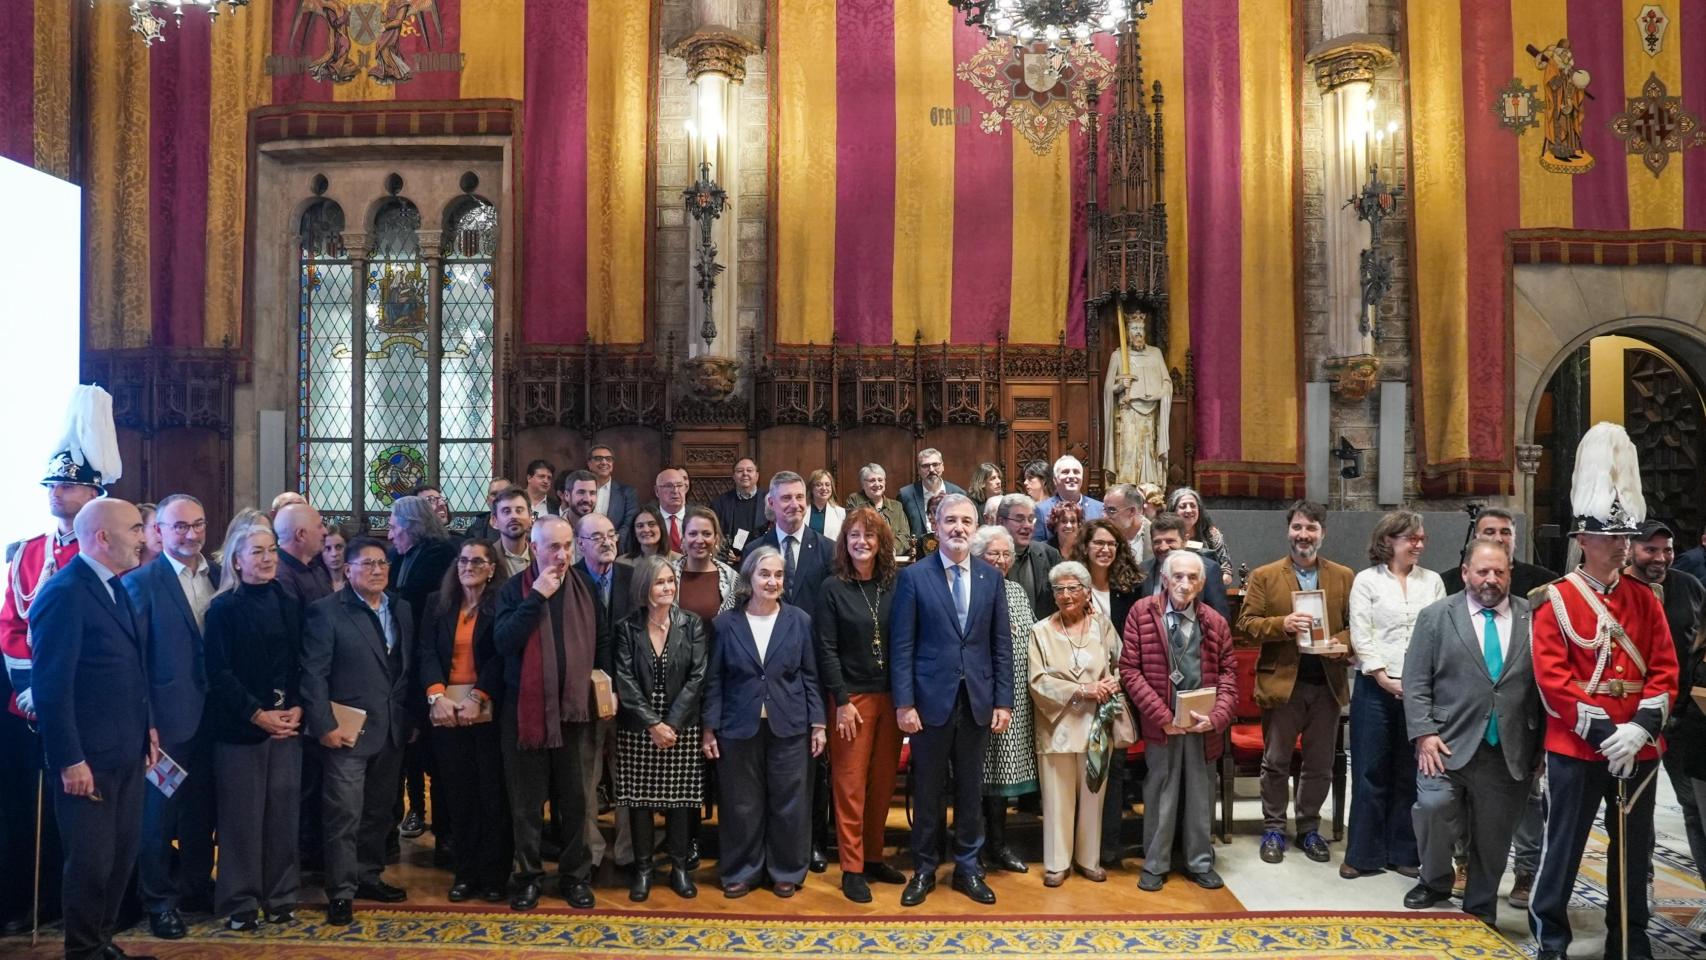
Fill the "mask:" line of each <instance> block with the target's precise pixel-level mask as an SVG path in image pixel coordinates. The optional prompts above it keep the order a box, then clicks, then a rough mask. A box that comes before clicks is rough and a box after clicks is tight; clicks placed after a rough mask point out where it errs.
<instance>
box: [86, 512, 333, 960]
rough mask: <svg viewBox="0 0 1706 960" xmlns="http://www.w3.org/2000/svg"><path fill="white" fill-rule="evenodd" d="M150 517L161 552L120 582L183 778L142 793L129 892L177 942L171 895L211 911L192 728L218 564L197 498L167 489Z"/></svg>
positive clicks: (197, 733)
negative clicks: (209, 550)
mask: <svg viewBox="0 0 1706 960" xmlns="http://www.w3.org/2000/svg"><path fill="white" fill-rule="evenodd" d="M286 509H289V508H286ZM296 509H304V507H303V506H302V505H300V504H298V505H296ZM154 525H155V526H156V527H157V528H158V529H159V531H160V543H161V546H162V549H161V552H160V556H158V557H156V558H155V559H154V560H153V562H151V563H149V564H147V565H146V566H144V567H143V568H142V569H140V570H138V571H136V572H135V573H133V574H131V575H130V576H128V577H125V578H123V579H122V580H121V581H120V583H122V584H123V585H124V588H125V590H126V592H128V593H129V594H130V603H131V606H132V607H134V608H135V609H136V616H137V618H138V619H139V620H141V621H142V623H143V624H144V625H145V626H146V627H147V631H148V646H147V664H148V678H149V688H150V689H149V702H150V703H152V704H153V707H154V727H155V729H156V730H157V731H158V732H159V735H160V749H161V750H164V751H165V752H166V755H167V756H170V757H171V758H172V759H173V760H175V761H177V763H178V766H180V767H183V768H184V771H185V772H186V773H187V774H188V776H187V777H186V778H185V780H184V782H183V783H182V784H180V785H179V786H178V789H177V790H176V791H175V792H174V793H173V794H172V795H171V796H170V797H168V796H166V795H165V794H164V793H162V792H161V791H159V790H145V791H143V800H142V848H141V852H140V854H139V857H138V859H137V890H138V892H139V893H140V894H141V895H142V906H143V908H144V909H146V910H147V911H148V927H149V929H150V930H151V931H153V933H154V935H155V936H156V937H159V938H161V939H162V940H177V939H179V938H181V937H182V936H183V935H184V932H185V930H184V921H183V917H182V916H181V915H180V914H179V912H178V910H179V905H180V903H184V904H187V905H189V906H190V907H191V908H192V910H193V911H194V912H208V913H211V912H212V911H213V750H212V747H211V745H210V744H209V743H208V738H207V736H206V734H205V733H204V732H203V731H202V729H201V719H202V707H203V705H204V704H205V703H206V702H207V671H206V668H205V666H204V664H203V659H202V638H201V624H202V617H203V616H204V615H205V614H206V613H207V605H208V604H209V603H212V602H213V591H214V589H215V588H216V587H217V586H218V585H219V568H218V567H217V566H215V565H213V564H211V563H208V562H207V560H206V559H205V558H204V557H203V556H202V554H201V551H202V546H203V545H204V544H205V543H206V542H207V514H206V513H205V512H204V511H203V510H202V506H201V501H199V500H197V499H196V498H194V497H192V496H190V495H188V494H184V493H175V494H172V495H171V496H169V497H167V498H166V499H164V500H161V501H160V505H159V507H158V508H156V510H155V513H154ZM174 840H176V841H177V850H176V852H174V851H173V849H172V842H173V841H174Z"/></svg>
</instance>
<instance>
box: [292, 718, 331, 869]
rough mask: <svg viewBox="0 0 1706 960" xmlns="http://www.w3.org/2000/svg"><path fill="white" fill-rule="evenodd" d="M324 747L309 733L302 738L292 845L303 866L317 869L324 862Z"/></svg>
mask: <svg viewBox="0 0 1706 960" xmlns="http://www.w3.org/2000/svg"><path fill="white" fill-rule="evenodd" d="M325 755H326V748H325V747H322V746H320V742H319V741H318V740H315V739H314V738H313V737H303V738H302V795H301V797H300V798H299V800H298V802H297V808H298V810H299V811H300V816H299V819H298V820H297V832H296V845H297V847H298V848H299V849H300V851H301V853H302V863H303V866H304V867H305V868H307V869H311V870H318V869H320V868H321V867H323V866H324V865H325V832H324V831H323V830H322V829H321V826H322V824H321V820H320V814H321V810H322V809H323V807H324V804H323V802H322V801H321V793H322V792H323V791H322V787H323V786H324V784H325V779H326V778H325V771H324V769H323V767H324V760H323V759H322V758H324V757H325Z"/></svg>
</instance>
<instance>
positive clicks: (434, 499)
mask: <svg viewBox="0 0 1706 960" xmlns="http://www.w3.org/2000/svg"><path fill="white" fill-rule="evenodd" d="M421 499H422V500H425V501H426V502H427V503H432V504H439V503H449V502H450V501H449V500H446V499H445V498H444V497H443V495H441V494H437V493H423V494H421Z"/></svg>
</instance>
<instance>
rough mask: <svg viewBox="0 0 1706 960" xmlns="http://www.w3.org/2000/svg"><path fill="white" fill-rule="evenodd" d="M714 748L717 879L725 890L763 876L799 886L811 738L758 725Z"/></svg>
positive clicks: (807, 830) (805, 856)
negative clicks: (717, 802)
mask: <svg viewBox="0 0 1706 960" xmlns="http://www.w3.org/2000/svg"><path fill="white" fill-rule="evenodd" d="M717 747H718V750H719V752H720V753H721V754H722V759H720V760H718V761H717V763H718V766H719V767H720V770H719V772H718V777H719V786H720V788H721V790H722V797H721V810H720V811H719V814H718V820H717V823H718V825H719V828H718V831H717V837H718V844H719V847H718V858H717V876H718V878H719V879H721V881H722V882H723V883H724V884H725V885H726V884H730V883H745V884H754V883H758V882H759V881H760V880H763V879H764V878H766V877H768V878H769V879H770V880H771V881H772V882H776V883H782V882H785V883H800V882H802V881H804V880H805V878H806V862H807V861H808V860H809V859H810V858H811V810H810V809H809V807H810V804H811V795H812V793H811V782H810V780H809V779H808V777H809V776H810V774H809V771H808V765H809V764H810V763H811V761H812V756H811V735H810V734H805V733H801V734H795V735H794V736H791V737H779V736H776V735H775V734H774V733H771V732H770V724H769V723H767V722H765V721H763V720H760V721H759V722H758V735H757V736H754V737H748V738H746V739H743V740H736V739H734V738H732V737H718V738H717ZM637 843H638V840H637V839H636V844H637ZM635 853H636V854H638V853H639V849H638V848H637V847H636V850H635Z"/></svg>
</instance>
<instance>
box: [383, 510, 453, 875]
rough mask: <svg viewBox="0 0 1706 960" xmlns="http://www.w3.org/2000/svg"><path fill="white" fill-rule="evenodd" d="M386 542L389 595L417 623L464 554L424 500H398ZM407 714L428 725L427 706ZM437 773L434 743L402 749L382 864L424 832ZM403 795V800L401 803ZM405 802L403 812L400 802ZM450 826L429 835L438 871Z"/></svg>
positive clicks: (438, 796) (439, 799)
mask: <svg viewBox="0 0 1706 960" xmlns="http://www.w3.org/2000/svg"><path fill="white" fill-rule="evenodd" d="M385 533H386V536H387V537H389V538H390V540H391V545H392V546H393V547H395V548H396V551H397V553H396V556H395V557H393V558H392V560H391V582H390V589H391V591H392V593H393V594H394V595H395V596H397V597H398V598H399V599H401V600H402V601H403V603H404V605H406V606H407V607H408V608H409V622H410V623H420V622H421V620H422V619H423V617H424V611H425V609H426V602H427V598H428V597H430V596H432V595H433V594H434V593H436V592H437V591H438V588H439V586H440V585H441V584H443V583H444V574H445V572H446V571H448V570H449V569H450V568H451V566H452V565H454V564H455V563H456V554H457V551H459V550H461V549H462V548H461V547H460V546H459V541H458V540H457V539H456V538H455V537H452V536H451V535H450V531H449V530H447V529H445V526H444V521H443V520H442V519H440V518H439V515H438V512H437V510H436V509H435V508H434V507H433V505H432V502H431V501H429V500H427V499H426V498H425V497H417V496H407V497H398V498H397V499H396V500H394V501H392V503H391V522H390V523H389V524H388V525H387V526H386V528H385ZM405 639H406V640H407V641H408V642H409V643H410V644H411V645H412V644H413V643H414V641H415V636H414V633H413V632H410V633H408V634H406V635H405ZM409 669H410V670H411V671H413V670H414V669H416V665H415V660H414V658H413V657H410V658H409ZM416 681H417V678H415V677H410V678H409V686H410V689H413V690H420V689H421V685H420V684H419V683H418V682H416ZM408 706H409V710H410V713H411V714H412V715H413V719H414V729H417V730H424V729H426V728H427V727H428V726H429V725H430V724H429V722H428V720H427V703H426V698H425V697H410V698H409V700H408ZM437 777H438V767H437V764H436V763H435V762H434V760H433V755H432V740H431V739H430V738H427V737H416V738H414V739H411V740H409V741H408V742H407V744H406V745H405V746H404V747H403V780H402V782H401V783H400V784H398V787H397V802H396V805H395V808H394V809H395V812H396V817H397V820H398V821H399V822H400V824H401V827H400V830H399V832H398V834H388V835H387V837H386V840H385V843H386V851H385V854H386V859H388V860H389V859H392V857H391V855H392V854H399V855H400V854H401V845H402V841H401V840H400V839H399V836H401V837H410V838H413V837H418V836H420V835H421V834H422V833H425V832H426V808H427V803H426V795H427V781H428V779H429V778H430V779H432V780H434V781H436V780H437ZM405 793H406V794H407V796H406V797H405ZM405 799H406V800H407V801H408V803H407V809H406V812H405V804H404V800H405ZM433 807H434V808H435V809H438V810H443V809H445V802H444V798H443V791H442V790H441V789H440V788H439V787H437V786H436V785H435V786H434V787H433ZM448 826H449V818H444V819H443V820H441V821H439V828H438V829H436V830H434V832H433V841H434V850H433V859H434V860H435V861H436V862H437V863H438V864H439V865H448V862H449V847H448V846H447V845H444V844H443V841H445V840H446V839H447V837H446V833H445V829H446V828H447V827H448Z"/></svg>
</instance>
